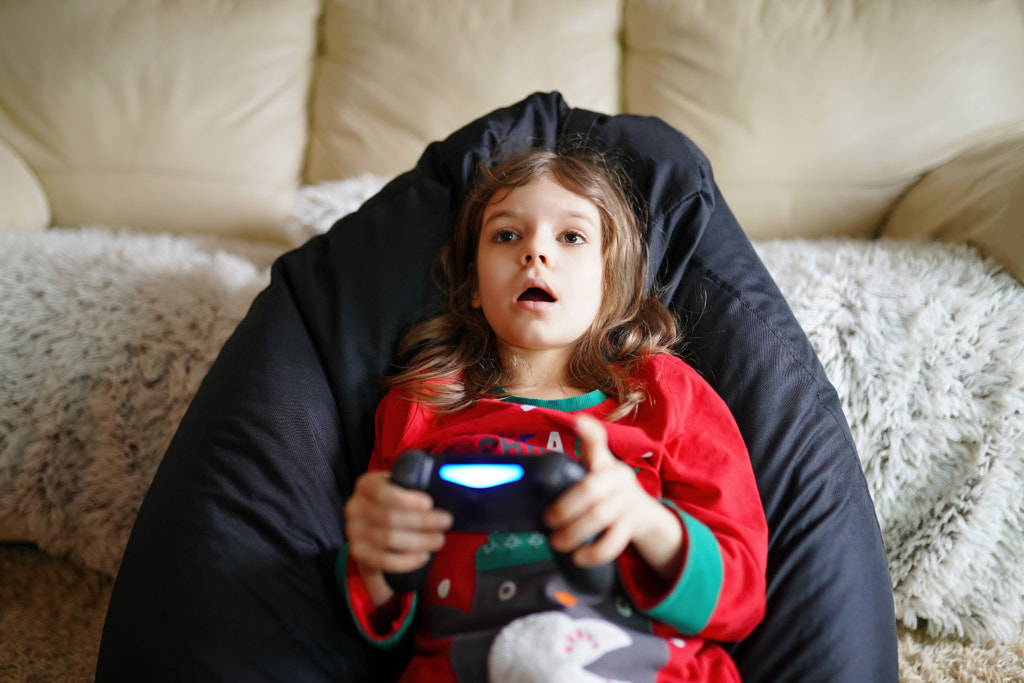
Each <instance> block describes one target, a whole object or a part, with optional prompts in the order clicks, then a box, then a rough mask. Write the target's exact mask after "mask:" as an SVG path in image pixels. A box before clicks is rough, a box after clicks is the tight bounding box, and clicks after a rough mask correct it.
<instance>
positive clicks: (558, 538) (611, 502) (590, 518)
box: [550, 497, 625, 552]
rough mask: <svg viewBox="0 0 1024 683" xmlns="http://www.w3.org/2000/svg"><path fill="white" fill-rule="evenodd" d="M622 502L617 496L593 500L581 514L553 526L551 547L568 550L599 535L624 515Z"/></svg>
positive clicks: (563, 550) (562, 550)
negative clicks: (557, 525) (558, 525)
mask: <svg viewBox="0 0 1024 683" xmlns="http://www.w3.org/2000/svg"><path fill="white" fill-rule="evenodd" d="M624 503H625V501H624V500H623V499H621V498H618V497H611V498H604V499H600V500H597V501H595V502H594V503H593V504H592V505H590V506H589V507H587V508H586V509H585V510H583V511H582V513H581V514H579V515H577V516H575V517H573V518H571V519H569V520H567V521H566V522H565V523H564V524H563V525H561V526H560V527H553V528H554V529H555V530H554V531H553V532H552V534H551V537H550V543H551V547H552V548H554V549H556V550H559V551H561V552H568V551H570V550H574V549H575V548H578V547H580V546H581V545H583V544H584V543H586V542H588V541H589V540H591V539H593V538H595V537H597V536H600V535H601V534H602V533H604V532H605V531H606V530H607V529H608V528H609V527H611V526H612V525H613V524H616V523H618V522H620V521H621V520H622V519H623V518H624V517H625V511H624V510H623V504H624Z"/></svg>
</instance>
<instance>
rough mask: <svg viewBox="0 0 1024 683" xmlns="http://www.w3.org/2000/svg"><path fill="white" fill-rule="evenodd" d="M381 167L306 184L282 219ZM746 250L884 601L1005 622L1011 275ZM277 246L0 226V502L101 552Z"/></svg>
mask: <svg viewBox="0 0 1024 683" xmlns="http://www.w3.org/2000/svg"><path fill="white" fill-rule="evenodd" d="M382 183H383V179H381V178H374V177H371V176H366V177H362V178H359V179H354V180H352V181H346V182H340V183H330V184H325V185H321V186H317V187H310V188H305V189H304V191H303V193H302V196H301V198H300V202H299V204H298V205H297V206H296V209H295V224H296V225H295V226H293V227H294V228H295V231H294V234H296V235H301V236H303V237H304V236H308V235H311V234H314V233H316V232H320V231H322V230H324V229H326V228H327V227H328V226H329V225H330V224H331V223H333V222H334V220H335V219H336V218H337V217H338V216H339V215H342V214H344V213H346V212H348V211H351V210H353V209H354V208H356V206H358V204H359V202H360V201H362V199H364V198H365V197H367V196H369V195H370V194H371V193H373V192H374V191H376V189H378V188H379V187H380V185H381V184H382ZM759 250H760V253H761V255H762V257H763V258H764V260H765V262H766V264H767V265H768V267H769V269H770V270H771V271H772V272H773V273H774V275H775V276H776V278H777V280H778V281H779V284H780V286H781V288H782V290H783V292H784V294H785V295H786V297H787V298H788V299H789V301H790V303H791V305H792V307H793V309H794V311H795V312H796V314H797V317H798V318H799V319H800V321H801V323H802V324H803V326H804V328H805V329H806V330H807V332H808V334H809V335H810V337H811V340H812V342H813V343H814V345H815V347H816V349H817V350H818V353H819V354H820V356H821V358H822V361H823V363H824V365H825V367H826V369H827V371H828V374H829V376H830V378H831V379H832V381H833V382H834V383H835V384H836V386H837V388H838V390H839V394H840V396H841V398H842V400H843V406H844V408H845V410H846V412H847V415H848V417H849V419H850V422H851V426H852V429H853V433H854V437H855V439H856V442H857V445H858V447H859V449H860V452H861V457H862V460H863V464H864V469H865V472H866V474H867V477H868V482H869V485H870V488H871V492H872V495H873V496H874V500H875V504H876V507H877V510H878V515H879V520H880V523H881V526H882V530H883V534H884V537H885V540H886V543H887V546H888V553H889V564H890V569H891V572H892V576H893V587H894V592H895V596H896V606H897V611H898V615H899V618H900V619H902V621H903V622H904V623H906V624H907V625H908V626H911V627H922V626H924V627H926V629H927V630H928V631H929V632H931V633H933V634H942V635H955V636H960V637H967V638H971V639H976V640H987V639H989V638H996V639H1002V638H1006V637H1009V636H1010V635H1011V634H1012V633H1013V632H1014V627H1015V624H1017V623H1018V622H1019V621H1020V618H1021V614H1022V609H1024V596H1022V593H1024V591H1022V588H1021V586H1024V507H1022V502H1021V500H1022V497H1021V491H1024V465H1022V461H1024V439H1022V438H1021V437H1022V431H1024V287H1021V286H1020V285H1019V284H1018V283H1017V282H1016V281H1014V280H1012V279H1011V278H1009V277H1008V276H1006V275H1005V274H1003V273H1001V272H998V271H996V270H995V269H994V268H993V267H992V266H991V265H990V264H989V263H987V262H985V261H983V260H982V259H981V258H979V257H978V255H977V254H976V253H975V252H974V251H972V250H970V249H968V248H966V247H956V246H946V245H937V244H917V243H903V242H887V241H882V242H859V241H828V242H774V243H764V244H761V245H759ZM273 256H274V252H273V251H272V250H268V249H262V250H261V249H259V248H255V247H252V246H251V245H245V244H242V243H237V242H230V241H226V240H224V241H211V240H201V239H195V238H184V237H170V236H149V235H139V234H129V233H117V232H112V231H108V230H103V229H88V230H78V231H49V232H46V233H29V234H18V235H10V234H9V235H0V519H3V518H6V519H7V520H8V521H13V523H14V525H15V529H16V530H17V531H19V532H20V533H21V534H22V535H26V536H27V537H29V538H32V539H34V540H35V541H37V542H38V543H39V545H40V546H41V547H43V548H44V549H47V550H49V551H51V552H54V553H60V554H66V555H68V556H70V557H71V558H73V559H75V560H76V561H79V562H82V563H84V564H86V565H88V566H90V567H93V568H96V569H98V570H100V571H103V572H106V573H110V574H113V573H115V572H116V570H117V566H118V562H119V558H120V555H121V551H122V549H123V547H124V544H125V542H126V540H127V536H128V532H129V530H130V528H131V525H132V520H133V519H134V515H135V512H136V511H137V509H138V506H139V503H140V501H141V499H142V497H143V495H144V493H145V491H146V488H147V487H148V485H149V482H150V481H151V479H152V476H153V473H154V471H155V468H156V465H157V464H158V463H159V460H160V458H161V457H162V455H163V451H164V449H165V448H166V445H167V443H168V441H169V439H170V437H171V435H172V434H173V431H174V429H175V428H176V425H177V422H178V420H179V419H180V417H181V415H182V413H183V411H184V409H185V407H186V406H187V404H188V402H189V400H190V399H191V396H192V394H193V393H194V391H195V390H196V388H197V386H198V383H199V381H200V380H201V379H202V377H203V375H204V373H205V372H206V370H207V368H208V367H209V365H210V363H211V362H212V361H213V359H214V357H215V356H216V354H217V352H218V350H219V349H220V347H221V345H222V344H223V342H224V341H225V339H226V338H227V336H228V335H229V334H230V332H231V331H232V330H233V329H234V327H235V325H236V324H237V323H238V321H239V320H240V319H241V318H242V316H243V315H244V314H245V312H246V310H247V308H248V306H249V304H250V302H251V301H252V298H253V297H254V296H255V295H256V293H257V292H258V291H259V290H260V289H261V288H262V287H264V286H265V284H266V282H267V277H268V270H267V266H268V264H269V262H270V260H271V259H272V258H273ZM0 526H2V524H0Z"/></svg>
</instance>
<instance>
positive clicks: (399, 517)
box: [345, 472, 452, 531]
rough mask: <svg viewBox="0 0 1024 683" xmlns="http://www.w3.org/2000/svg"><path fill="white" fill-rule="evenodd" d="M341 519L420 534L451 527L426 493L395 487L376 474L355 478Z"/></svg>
mask: <svg viewBox="0 0 1024 683" xmlns="http://www.w3.org/2000/svg"><path fill="white" fill-rule="evenodd" d="M345 516H346V519H363V520H366V521H367V522H369V523H371V524H374V525H378V526H386V527H392V526H394V527H402V528H409V529H417V530H423V531H445V530H447V529H448V528H450V527H451V524H452V516H451V513H450V512H448V511H446V510H439V509H436V508H434V507H433V500H432V499H431V497H430V496H429V495H428V494H426V493H424V492H422V491H409V490H407V489H403V488H401V487H398V486H395V485H394V484H391V483H390V481H389V480H388V478H387V476H386V475H385V474H383V473H379V472H374V473H370V474H366V475H364V476H362V477H360V478H359V480H358V481H357V483H356V490H355V493H354V495H353V496H352V498H350V499H349V501H348V502H347V503H346V505H345Z"/></svg>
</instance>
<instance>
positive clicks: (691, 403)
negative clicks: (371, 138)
mask: <svg viewBox="0 0 1024 683" xmlns="http://www.w3.org/2000/svg"><path fill="white" fill-rule="evenodd" d="M442 264H443V267H444V272H445V275H446V278H447V282H448V293H449V307H448V310H447V311H446V312H444V313H443V314H441V315H440V316H438V317H436V318H433V319H431V320H428V321H426V322H424V323H421V324H420V325H418V326H417V327H415V328H413V329H412V330H411V331H410V332H409V334H408V335H407V337H406V338H405V340H404V343H403V349H402V350H403V356H404V359H405V360H404V363H403V365H402V367H401V369H400V370H399V371H398V372H396V373H395V374H393V375H391V376H390V377H388V378H386V380H385V384H386V385H387V386H388V387H389V388H390V391H389V393H388V394H387V395H386V396H385V398H384V399H383V401H382V402H381V404H380V406H379V407H378V411H377V419H376V437H377V441H376V445H375V449H374V452H373V454H372V457H371V461H370V466H369V470H370V471H369V472H368V473H366V474H365V475H363V476H362V477H361V478H360V479H359V481H358V482H357V485H356V489H355V492H354V494H353V496H352V498H351V499H350V500H349V501H348V502H347V503H346V506H345V520H346V527H345V530H346V537H347V539H348V545H347V546H346V547H345V548H343V549H342V551H341V553H340V554H339V558H338V563H337V577H338V582H339V585H340V586H341V588H342V591H343V593H344V594H345V597H346V600H347V602H348V605H349V607H350V609H351V612H352V615H353V618H354V619H355V621H356V623H357V625H358V626H359V628H360V630H361V631H362V632H363V634H364V635H365V636H366V637H367V638H368V639H369V640H371V641H372V642H375V643H378V644H380V645H381V646H382V647H388V646H392V645H394V644H396V643H397V642H400V641H401V640H402V639H403V638H404V637H405V635H406V633H407V632H408V631H410V630H413V629H414V630H415V633H414V635H413V638H414V652H413V659H412V661H411V662H410V664H409V667H408V668H407V669H406V671H405V674H404V676H403V680H409V681H427V680H466V681H470V680H473V681H476V680H486V679H487V678H488V676H489V677H490V679H491V680H500V681H505V680H523V681H525V680H556V681H569V680H605V679H616V680H637V681H639V680H649V681H654V680H659V681H697V680H709V681H710V680H714V681H730V680H739V677H738V674H737V672H736V669H735V667H734V665H733V664H732V661H731V660H730V659H729V657H728V655H727V654H726V653H725V651H724V650H723V649H721V648H720V647H718V646H717V645H715V644H713V643H711V642H709V641H711V640H739V639H742V638H743V637H745V636H746V635H747V634H749V633H750V632H751V630H753V628H754V626H756V624H757V623H758V622H759V621H760V619H761V617H762V616H763V612H764V589H765V576H764V574H765V562H766V553H767V529H766V524H765V520H764V515H763V512H762V508H761V504H760V499H759V497H758V493H757V489H756V486H755V482H754V477H753V473H752V471H751V467H750V462H749V459H748V457H747V454H746V449H745V447H744V445H743V442H742V439H741V437H740V435H739V432H738V430H737V428H736V426H735V423H734V422H733V420H732V417H731V415H730V414H729V412H728V410H727V408H726V407H725V405H724V403H722V401H721V400H720V399H719V398H718V396H717V395H716V394H715V393H714V392H713V391H712V390H711V388H710V387H709V386H708V385H707V384H706V383H705V382H704V381H703V380H702V379H701V378H700V377H699V376H698V375H697V374H696V373H695V372H694V371H693V370H692V369H691V368H689V366H687V365H685V364H684V363H683V362H682V361H681V360H679V359H678V358H676V357H675V356H673V355H671V349H672V346H673V344H674V343H675V341H676V331H675V325H674V322H673V320H672V317H671V315H670V314H669V312H668V311H667V310H666V309H665V308H664V306H663V305H662V304H660V303H659V302H658V300H657V299H656V298H654V297H653V296H651V295H650V294H649V293H648V292H647V291H645V286H644V274H645V272H646V263H645V258H644V246H643V240H642V238H641V235H640V232H639V229H638V226H637V222H636V218H635V217H634V214H633V211H632V210H631V207H630V205H629V202H628V200H627V198H626V196H625V193H624V191H623V190H622V187H621V183H620V182H618V179H617V178H616V176H615V174H614V173H613V172H612V171H611V170H610V169H609V168H608V166H607V164H606V163H605V162H604V161H603V160H601V159H599V158H596V157H590V156H585V155H582V154H577V153H554V152H548V151H542V150H534V151H531V152H528V153H526V154H524V155H521V156H519V157H516V158H514V159H512V160H510V161H507V162H505V163H502V164H500V165H499V166H497V167H496V168H493V169H491V168H486V167H484V168H482V169H481V177H480V179H479V181H478V182H477V183H476V184H475V186H474V188H473V190H472V191H471V193H470V195H469V197H468V198H467V200H466V202H465V204H464V205H463V208H462V210H461V211H460V214H459V216H458V219H457V222H456V226H455V230H454V234H453V238H452V242H451V244H450V245H449V247H448V248H447V249H446V250H445V252H444V253H443V254H442ZM412 448H418V449H421V450H425V451H428V452H432V453H443V452H448V451H454V452H474V451H490V452H493V453H499V454H501V453H504V454H540V453H543V452H546V451H552V450H554V451H560V452H564V453H567V454H569V455H571V456H573V457H576V458H578V459H579V460H581V461H582V462H583V463H584V464H585V465H586V467H587V469H588V475H587V476H586V477H585V478H584V479H583V480H582V481H581V482H580V483H578V484H577V485H575V486H574V487H572V488H571V489H569V490H568V491H567V492H565V493H564V494H563V495H562V496H561V497H560V498H559V499H558V500H556V501H555V503H554V504H552V505H551V506H550V508H549V509H548V510H547V511H546V513H545V523H546V524H547V525H548V526H549V527H550V529H551V530H552V533H551V535H550V540H549V541H548V540H546V539H545V537H543V536H541V535H539V534H490V535H488V534H471V533H458V534H449V535H446V534H445V531H446V530H447V529H448V527H449V526H450V525H451V515H450V514H449V513H447V512H445V511H443V510H438V509H434V508H433V504H432V501H431V499H430V496H429V495H428V494H426V493H423V492H420V491H409V490H405V489H401V488H399V487H398V486H396V485H394V484H392V483H390V482H389V481H388V474H387V472H388V470H389V469H390V467H391V465H392V463H393V462H394V460H395V459H396V458H397V457H398V456H399V455H401V454H402V453H403V452H404V451H406V450H409V449H412ZM598 535H599V537H598V540H596V541H595V542H593V543H592V544H587V543H586V541H587V540H588V539H591V538H594V537H595V536H598ZM551 549H554V550H558V551H562V552H570V551H572V559H573V561H574V562H575V563H576V564H578V565H580V566H584V567H586V566H594V565H598V564H603V563H606V562H611V561H615V562H616V566H617V570H618V577H619V578H618V581H619V583H618V586H617V590H616V592H615V594H614V595H613V596H612V597H610V598H608V599H606V600H603V601H595V600H593V599H588V598H587V596H582V595H573V594H572V591H571V590H570V589H567V588H566V585H565V583H564V581H562V582H559V577H558V572H557V569H556V568H555V565H554V564H553V562H552V560H551ZM432 553H436V555H435V556H434V560H433V563H432V564H431V567H430V569H429V572H428V574H427V578H426V581H425V582H424V584H423V585H422V587H421V588H420V589H419V590H418V591H416V592H415V593H405V594H396V593H395V592H394V591H393V590H392V589H391V588H390V587H389V585H388V584H387V582H386V581H385V579H384V573H385V572H394V573H405V572H409V571H412V570H415V569H417V568H419V567H422V566H423V565H424V564H425V563H426V562H427V561H428V560H429V558H430V557H431V554H432ZM595 602H596V604H592V603H595ZM414 615H415V616H416V619H415V626H414V627H413V626H411V623H412V621H413V617H414Z"/></svg>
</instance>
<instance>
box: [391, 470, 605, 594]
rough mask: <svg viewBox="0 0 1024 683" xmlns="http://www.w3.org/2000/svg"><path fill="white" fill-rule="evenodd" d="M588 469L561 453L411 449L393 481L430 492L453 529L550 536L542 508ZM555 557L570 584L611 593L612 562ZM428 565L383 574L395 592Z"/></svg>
mask: <svg viewBox="0 0 1024 683" xmlns="http://www.w3.org/2000/svg"><path fill="white" fill-rule="evenodd" d="M586 473H587V472H586V469H585V468H584V467H583V465H582V464H580V463H579V462H577V461H575V460H573V459H571V458H569V457H567V456H565V455H563V454H562V453H546V454H544V455H540V456H508V455H503V456H493V455H485V454H447V455H436V456H432V455H429V454H427V453H424V452H423V451H407V452H406V453H403V454H402V455H401V457H399V458H398V460H397V461H396V462H395V465H394V467H393V468H392V470H391V480H392V481H393V482H394V483H395V484H397V485H398V486H401V487H403V488H407V489H415V490H418V491H425V492H427V493H429V494H430V495H431V497H432V498H433V499H434V506H435V507H437V508H441V509H444V510H448V511H449V512H451V513H452V517H453V521H452V527H451V531H469V532H478V533H508V532H517V531H539V532H543V533H545V534H547V533H549V529H548V528H547V527H546V526H545V524H544V521H543V518H544V511H545V510H546V509H547V508H548V506H549V505H551V503H553V502H554V501H555V499H556V498H558V496H560V495H561V494H562V493H563V492H565V491H566V490H567V489H568V488H569V487H571V486H572V485H573V484H575V483H576V482H578V481H580V480H581V479H583V477H584V476H585V475H586ZM592 540H593V539H592ZM554 557H555V563H556V565H557V566H558V568H559V570H560V571H561V572H562V575H563V576H564V577H565V579H566V580H567V581H568V582H569V583H570V585H572V586H574V587H575V588H577V589H578V590H580V591H582V592H585V593H589V594H593V595H600V596H607V595H608V594H610V593H611V589H612V585H613V583H614V581H615V564H614V563H608V564H604V565H600V566H597V567H580V566H578V565H577V564H576V563H574V562H573V561H572V556H571V555H570V554H569V553H559V552H554ZM429 568H430V562H429V561H428V562H427V564H425V565H424V566H423V567H421V568H419V569H417V570H415V571H412V572H408V573H404V574H392V573H385V575H384V576H385V579H386V580H387V582H388V585H390V586H391V587H392V588H393V589H394V590H396V591H398V592H406V591H411V590H415V589H416V588H418V587H419V586H420V585H421V584H422V583H423V580H424V579H425V578H426V575H427V572H428V571H429Z"/></svg>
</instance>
